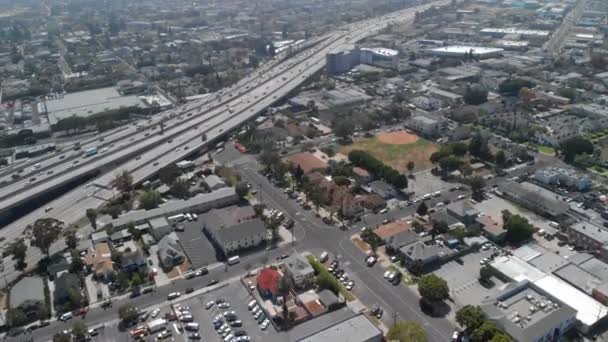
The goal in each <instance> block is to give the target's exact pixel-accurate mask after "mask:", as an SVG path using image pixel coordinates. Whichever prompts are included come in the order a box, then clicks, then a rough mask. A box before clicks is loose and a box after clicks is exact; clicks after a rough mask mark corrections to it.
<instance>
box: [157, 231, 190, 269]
mask: <svg viewBox="0 0 608 342" xmlns="http://www.w3.org/2000/svg"><path fill="white" fill-rule="evenodd" d="M158 261H159V262H160V264H161V266H162V268H163V269H165V270H169V269H172V268H173V267H175V266H177V265H181V264H182V263H183V262H184V261H186V254H185V253H184V251H183V249H182V246H181V245H180V243H179V239H178V237H177V235H176V234H175V233H171V234H168V235H165V236H164V237H163V238H162V239H160V241H159V242H158Z"/></svg>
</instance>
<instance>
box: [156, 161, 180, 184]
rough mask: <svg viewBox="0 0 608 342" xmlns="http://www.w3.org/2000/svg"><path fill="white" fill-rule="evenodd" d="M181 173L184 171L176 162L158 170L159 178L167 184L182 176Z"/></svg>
mask: <svg viewBox="0 0 608 342" xmlns="http://www.w3.org/2000/svg"><path fill="white" fill-rule="evenodd" d="M181 174H182V171H181V170H180V169H179V168H178V167H177V166H176V165H175V164H169V165H167V166H165V167H163V168H162V169H160V170H158V179H160V181H161V182H163V183H165V184H167V185H171V184H173V183H174V182H175V181H176V180H177V179H178V178H179V176H181Z"/></svg>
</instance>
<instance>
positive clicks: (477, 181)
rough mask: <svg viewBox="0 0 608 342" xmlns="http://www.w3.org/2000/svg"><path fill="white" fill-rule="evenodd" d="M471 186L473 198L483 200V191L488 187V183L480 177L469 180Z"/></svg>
mask: <svg viewBox="0 0 608 342" xmlns="http://www.w3.org/2000/svg"><path fill="white" fill-rule="evenodd" d="M469 186H471V192H472V197H473V199H475V200H478V201H479V200H482V199H483V189H484V188H485V187H486V181H485V179H483V178H482V177H480V176H475V177H471V178H469Z"/></svg>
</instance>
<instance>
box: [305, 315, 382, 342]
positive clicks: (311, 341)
mask: <svg viewBox="0 0 608 342" xmlns="http://www.w3.org/2000/svg"><path fill="white" fill-rule="evenodd" d="M381 338H382V331H381V330H380V329H378V327H376V326H375V325H374V324H373V323H372V322H371V321H370V320H369V319H368V318H367V317H365V315H363V314H359V315H357V316H355V317H352V318H349V319H347V320H345V321H342V322H340V323H338V324H335V325H333V326H330V327H328V328H326V329H324V330H321V331H319V332H317V333H314V334H313V335H310V336H308V337H305V338H303V339H300V340H298V342H328V341H340V342H367V341H373V340H374V339H381Z"/></svg>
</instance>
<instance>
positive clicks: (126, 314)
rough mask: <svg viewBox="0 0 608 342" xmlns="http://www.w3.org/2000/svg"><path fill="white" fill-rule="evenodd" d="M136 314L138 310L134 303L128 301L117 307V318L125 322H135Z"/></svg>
mask: <svg viewBox="0 0 608 342" xmlns="http://www.w3.org/2000/svg"><path fill="white" fill-rule="evenodd" d="M138 315H139V312H138V311H137V307H136V306H135V305H134V304H131V303H128V304H124V305H122V306H121V307H119V308H118V318H120V319H121V320H122V321H123V322H125V323H131V322H135V321H136V320H137V316H138Z"/></svg>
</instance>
